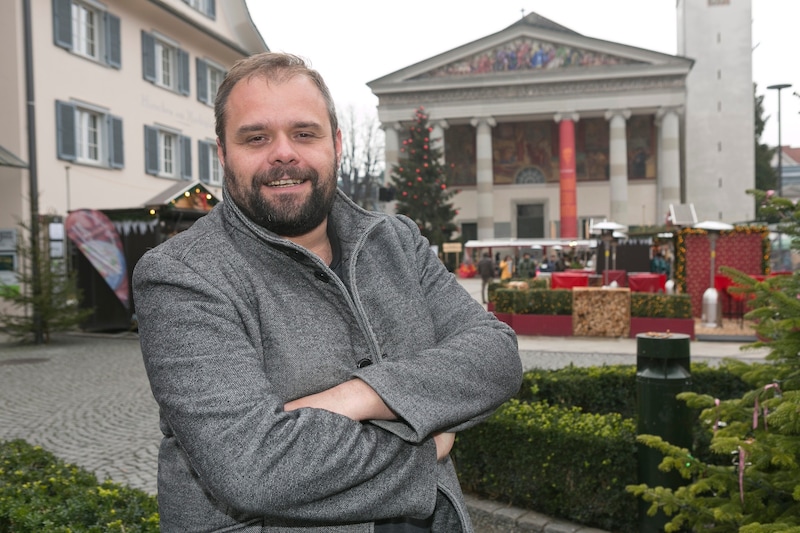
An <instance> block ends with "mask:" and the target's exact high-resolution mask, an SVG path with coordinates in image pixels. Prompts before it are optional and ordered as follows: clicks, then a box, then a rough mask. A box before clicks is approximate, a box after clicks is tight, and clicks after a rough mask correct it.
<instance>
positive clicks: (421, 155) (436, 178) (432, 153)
mask: <svg viewBox="0 0 800 533" xmlns="http://www.w3.org/2000/svg"><path fill="white" fill-rule="evenodd" d="M432 131H433V128H432V127H430V126H429V125H428V115H427V114H426V113H425V111H424V109H423V108H422V107H420V108H419V109H418V110H417V111H416V113H415V115H414V123H413V124H412V125H411V127H410V128H409V129H408V136H407V137H406V138H405V139H403V145H402V147H401V148H400V154H401V155H400V161H399V163H398V164H397V165H395V166H394V168H392V176H391V180H392V184H393V186H394V189H395V199H396V200H397V206H396V211H397V213H399V214H402V215H406V216H407V217H409V218H410V219H411V220H413V221H414V222H416V223H417V226H419V229H420V232H422V235H424V236H425V237H427V239H428V240H429V241H430V243H431V244H432V245H436V246H438V247H439V249H441V246H442V243H444V242H447V241H449V240H450V239H451V237H452V235H453V233H454V232H455V231H456V230H457V227H456V225H455V224H454V223H453V218H455V216H456V214H457V211H456V210H455V209H454V208H453V204H452V202H450V199H451V198H452V197H453V195H454V194H455V193H456V191H454V190H452V189H449V188H448V186H447V179H446V170H445V167H444V166H443V165H442V163H441V158H442V150H441V149H439V148H436V147H434V146H433V141H434V139H432V138H431V133H432Z"/></svg>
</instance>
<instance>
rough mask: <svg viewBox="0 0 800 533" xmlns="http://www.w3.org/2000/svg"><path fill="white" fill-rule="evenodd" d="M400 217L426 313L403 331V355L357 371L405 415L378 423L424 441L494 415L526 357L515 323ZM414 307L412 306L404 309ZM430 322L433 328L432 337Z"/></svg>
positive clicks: (516, 381) (515, 384) (516, 383)
mask: <svg viewBox="0 0 800 533" xmlns="http://www.w3.org/2000/svg"><path fill="white" fill-rule="evenodd" d="M399 220H401V221H402V222H403V223H405V225H400V224H398V225H397V226H399V228H398V229H397V231H398V232H399V233H400V235H401V236H402V240H405V241H406V242H408V243H410V244H407V245H406V248H407V249H406V250H404V252H405V255H406V256H409V257H411V258H412V260H411V261H412V264H413V265H414V266H413V270H414V272H415V275H416V277H417V283H418V284H419V288H418V291H416V292H417V293H418V294H419V302H418V303H415V304H413V305H416V307H424V308H425V311H426V312H425V315H424V317H423V320H422V321H421V322H422V323H420V324H418V328H417V329H416V330H415V331H409V333H408V335H405V337H410V338H411V339H410V340H409V341H408V344H407V345H406V347H405V348H404V349H403V355H402V357H394V355H396V354H392V353H388V357H386V358H385V359H384V361H382V362H381V364H377V365H371V366H368V367H366V368H364V369H361V370H358V371H357V372H356V375H357V376H358V377H359V378H361V379H363V380H364V381H366V382H367V383H368V384H369V385H370V386H371V387H372V388H373V389H375V390H376V392H377V393H378V394H379V395H380V396H381V397H382V399H383V400H384V402H385V403H386V404H387V405H388V406H389V407H390V408H391V409H392V410H393V411H394V412H395V413H397V414H398V416H399V417H400V419H402V421H403V422H404V424H403V425H401V424H397V423H387V422H374V423H375V424H377V425H380V426H382V427H386V428H387V429H389V430H391V431H395V432H396V433H397V434H398V435H401V436H403V438H406V439H409V440H412V441H414V442H420V441H422V440H423V439H425V438H426V437H427V436H429V435H431V434H432V433H435V432H439V431H460V430H463V429H466V428H468V427H471V426H473V425H475V424H477V423H478V422H480V421H482V420H484V419H485V418H486V417H488V416H489V415H490V414H491V413H492V412H493V411H494V410H495V409H496V408H497V407H499V406H500V405H501V404H502V403H503V402H505V401H507V400H508V399H509V398H511V397H512V396H513V395H515V394H516V393H517V392H518V391H519V387H520V385H521V382H522V363H521V361H520V357H519V351H518V347H517V339H516V335H515V334H514V332H513V330H512V329H511V328H510V327H509V326H508V325H507V324H504V323H502V322H500V321H499V320H497V319H496V318H495V317H494V315H492V314H491V313H489V312H487V311H486V310H485V309H484V308H483V306H482V305H481V304H480V303H478V302H477V301H476V300H475V299H474V298H473V297H472V296H471V295H470V294H469V293H468V292H467V291H466V290H465V289H464V288H463V287H462V286H461V284H459V283H458V280H457V279H456V278H455V276H454V275H453V274H452V273H451V272H449V271H447V269H446V268H445V266H444V265H443V264H442V262H441V261H440V260H439V258H438V257H436V255H435V254H434V253H433V252H432V251H431V249H430V245H429V243H428V241H427V240H426V239H425V238H423V237H422V236H421V235H420V233H419V230H418V229H417V226H416V225H415V224H414V223H413V222H412V221H410V220H409V219H407V218H406V217H399ZM409 269H411V267H410V268H409ZM409 292H413V291H409ZM391 305H393V306H397V305H402V304H400V303H397V302H395V303H392V304H391ZM416 312H417V310H416V309H411V308H410V307H406V309H405V310H404V311H401V312H400V313H399V314H400V315H403V314H405V315H410V314H414V313H416ZM397 320H400V319H397ZM427 322H430V324H431V328H430V329H432V332H431V334H430V335H428V337H427V338H426V336H425V333H424V331H427V330H428V329H429V328H428V325H427Z"/></svg>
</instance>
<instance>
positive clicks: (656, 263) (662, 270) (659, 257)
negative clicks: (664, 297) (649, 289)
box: [650, 250, 669, 278]
mask: <svg viewBox="0 0 800 533" xmlns="http://www.w3.org/2000/svg"><path fill="white" fill-rule="evenodd" d="M650 272H653V273H655V274H665V275H666V276H667V278H669V263H668V262H667V260H666V259H664V254H662V253H661V250H657V251H656V252H655V253H654V254H653V259H651V260H650Z"/></svg>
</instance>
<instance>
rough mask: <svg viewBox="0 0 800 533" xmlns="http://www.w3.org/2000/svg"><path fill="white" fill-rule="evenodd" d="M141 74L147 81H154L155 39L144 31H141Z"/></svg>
mask: <svg viewBox="0 0 800 533" xmlns="http://www.w3.org/2000/svg"><path fill="white" fill-rule="evenodd" d="M142 75H143V76H144V79H146V80H147V81H150V82H152V83H155V82H156V40H155V38H154V37H153V36H152V35H150V34H149V33H147V32H146V31H143V32H142Z"/></svg>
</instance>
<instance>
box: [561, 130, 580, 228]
mask: <svg viewBox="0 0 800 533" xmlns="http://www.w3.org/2000/svg"><path fill="white" fill-rule="evenodd" d="M558 146H559V163H560V167H561V172H560V174H561V181H560V185H561V186H560V197H561V206H560V207H561V238H562V239H577V238H578V197H577V192H576V185H575V122H574V121H572V120H571V119H562V120H561V122H560V123H559V145H558Z"/></svg>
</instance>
